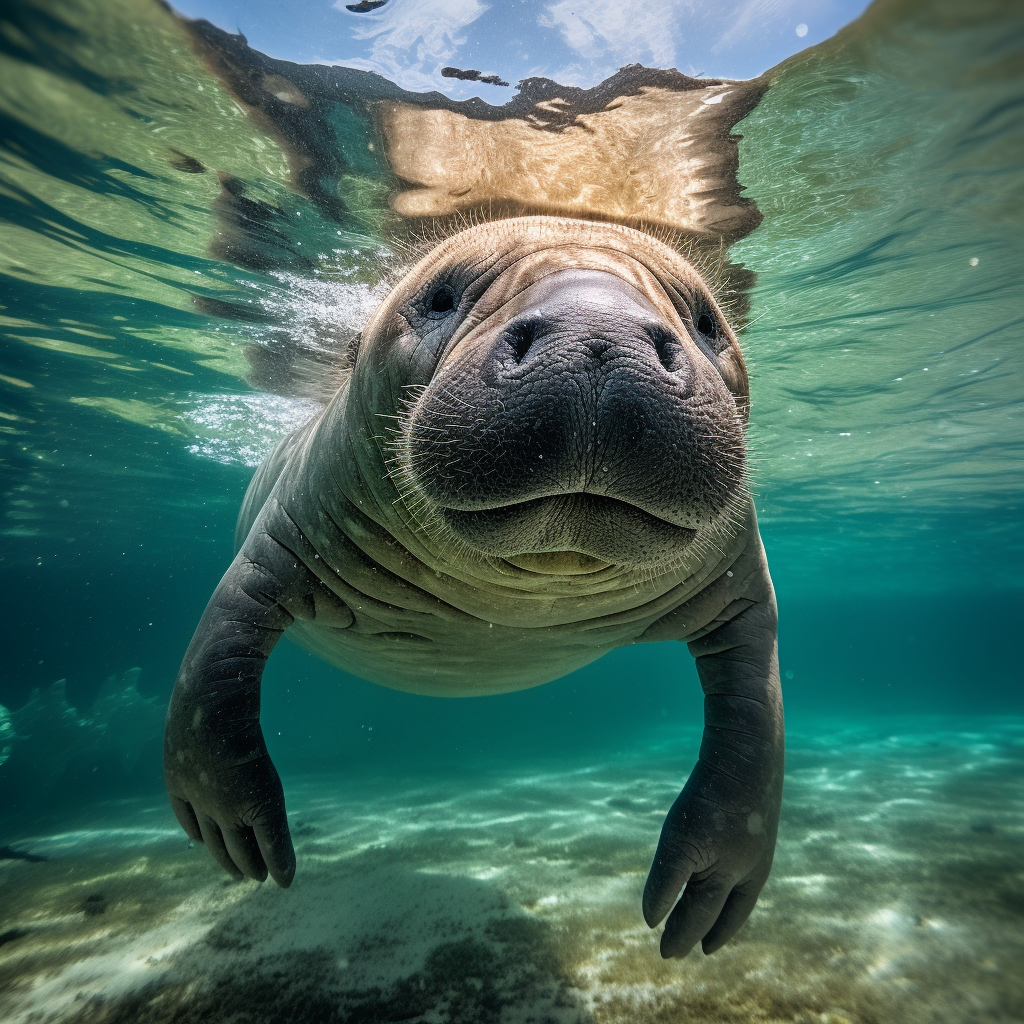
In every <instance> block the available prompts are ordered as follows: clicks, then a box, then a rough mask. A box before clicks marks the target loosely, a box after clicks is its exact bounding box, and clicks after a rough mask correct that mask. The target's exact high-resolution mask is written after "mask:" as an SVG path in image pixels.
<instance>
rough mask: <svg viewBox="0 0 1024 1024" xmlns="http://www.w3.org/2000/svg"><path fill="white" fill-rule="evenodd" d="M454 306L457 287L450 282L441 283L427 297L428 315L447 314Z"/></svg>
mask: <svg viewBox="0 0 1024 1024" xmlns="http://www.w3.org/2000/svg"><path fill="white" fill-rule="evenodd" d="M454 308H455V289H454V288H453V287H452V286H451V285H450V284H442V285H439V286H438V287H437V288H435V289H434V291H433V294H432V295H431V296H430V297H429V298H428V299H427V311H428V312H427V315H428V316H446V315H447V314H448V313H450V312H451V311H452V310H453V309H454Z"/></svg>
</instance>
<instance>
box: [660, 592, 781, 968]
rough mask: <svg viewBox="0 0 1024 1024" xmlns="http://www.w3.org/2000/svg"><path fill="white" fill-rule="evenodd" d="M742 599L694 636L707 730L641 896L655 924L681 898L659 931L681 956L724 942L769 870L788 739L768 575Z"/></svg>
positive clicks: (665, 948)
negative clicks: (757, 593) (762, 588)
mask: <svg viewBox="0 0 1024 1024" xmlns="http://www.w3.org/2000/svg"><path fill="white" fill-rule="evenodd" d="M743 606H746V607H745V610H743V611H741V612H740V613H739V614H737V615H736V616H735V617H734V618H731V619H729V620H728V621H726V622H724V623H723V624H722V625H719V626H718V627H717V628H715V629H713V630H712V631H710V632H708V633H705V634H704V635H703V636H701V637H700V639H698V640H694V641H692V642H691V643H690V645H689V646H690V652H691V653H692V654H693V655H694V657H695V658H696V659H697V671H698V674H699V675H700V681H701V685H702V687H703V689H704V695H705V696H704V737H703V740H702V742H701V747H700V758H699V760H698V762H697V764H696V766H695V767H694V769H693V772H692V773H691V774H690V778H689V779H688V780H687V783H686V785H685V786H684V788H683V791H682V793H680V794H679V797H678V798H677V799H676V802H675V803H674V804H673V805H672V809H671V810H670V811H669V813H668V817H667V818H666V819H665V825H664V827H663V828H662V832H661V840H660V841H659V843H658V851H657V853H656V855H655V858H654V864H653V865H652V867H651V872H650V875H649V877H648V879H647V886H646V888H645V890H644V901H643V909H644V917H645V918H646V920H647V923H648V924H649V925H650V926H651V927H652V928H653V927H655V926H656V925H657V924H658V923H659V922H660V921H661V920H662V919H663V918H664V917H665V915H666V914H668V912H669V910H672V905H673V904H674V903H675V904H676V906H675V909H674V910H672V913H671V915H670V916H669V918H668V921H667V922H666V924H665V931H664V933H663V935H662V937H661V955H662V956H663V957H666V958H668V957H673V956H685V954H686V953H688V952H689V951H690V949H691V948H692V947H693V946H694V945H695V944H696V943H697V942H701V943H702V946H703V949H704V952H705V953H713V952H714V951H715V950H716V949H718V948H719V947H721V946H722V945H724V944H725V943H726V942H727V941H728V940H729V939H730V938H732V936H733V935H734V934H735V933H736V932H737V931H738V930H739V928H740V927H741V926H742V924H743V922H744V921H746V919H747V917H749V915H750V912H751V911H752V910H753V909H754V904H755V903H756V902H757V896H758V893H759V892H760V891H761V887H762V886H763V885H764V883H765V881H766V880H767V878H768V873H769V871H770V870H771V865H772V856H773V854H774V851H775V836H776V833H777V831H778V824H779V811H780V806H781V803H782V776H783V758H784V753H783V748H784V740H783V719H782V694H781V688H780V686H779V665H778V645H777V642H776V626H777V614H776V609H775V600H774V596H773V595H772V593H771V589H770V584H768V588H767V593H766V594H765V599H763V600H760V601H756V602H755V603H753V604H751V603H750V602H749V601H743V602H739V603H738V604H737V607H743ZM684 885H685V889H684V888H683V886H684ZM680 889H682V890H683V894H682V897H681V898H680V899H679V902H678V903H676V897H677V896H679V891H680Z"/></svg>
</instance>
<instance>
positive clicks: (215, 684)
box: [164, 527, 351, 887]
mask: <svg viewBox="0 0 1024 1024" xmlns="http://www.w3.org/2000/svg"><path fill="white" fill-rule="evenodd" d="M318 617H319V618H321V619H323V618H328V619H329V620H330V622H331V624H332V625H338V626H345V625H348V624H349V623H350V622H351V613H350V612H349V611H348V609H347V608H346V607H345V606H344V605H343V604H342V603H341V602H340V601H339V600H338V598H337V597H335V595H334V594H332V593H331V592H330V591H328V590H327V588H326V587H325V586H324V585H323V584H322V583H321V582H320V581H319V580H318V579H317V578H316V576H314V575H313V574H312V573H311V572H310V571H309V570H308V569H307V568H306V566H305V565H304V564H303V561H302V559H301V557H300V556H299V555H297V554H294V553H293V552H292V551H291V550H289V548H287V547H285V546H283V545H282V544H281V543H280V542H278V541H277V540H275V539H273V538H272V537H271V536H269V535H268V534H267V533H266V532H264V531H262V530H260V529H259V527H257V528H256V529H254V530H253V532H252V533H251V534H250V536H249V537H248V538H247V540H246V543H245V545H244V546H243V548H242V550H241V551H240V552H239V553H238V555H237V556H236V558H235V560H234V562H232V564H231V567H230V568H229V569H228V571H227V572H226V573H225V574H224V578H223V579H222V580H221V582H220V584H219V585H218V587H217V589H216V590H215V591H214V593H213V596H212V597H211V598H210V603H209V604H208V605H207V606H206V611H205V612H204V613H203V617H202V619H201V620H200V622H199V626H198V627H197V629H196V632H195V635H194V636H193V638H192V643H191V644H190V645H189V648H188V651H187V652H186V654H185V660H184V662H183V663H182V666H181V669H180V671H179V673H178V678H177V681H176V682H175V685H174V692H173V694H172V695H171V703H170V707H169V708H168V712H167V729H166V733H165V740H164V777H165V779H166V782H167V791H168V793H169V795H170V799H171V807H172V808H173V810H174V813H175V815H176V816H177V818H178V821H179V822H180V823H181V826H182V828H184V830H185V831H186V832H187V833H188V835H189V836H190V837H191V838H192V839H194V840H195V841H196V842H201V843H205V844H206V846H207V848H208V849H209V851H210V853H212V854H213V856H214V858H215V859H216V861H217V862H218V863H219V864H220V865H221V866H222V867H224V868H225V869H226V870H227V871H228V872H230V873H231V874H232V875H234V876H235V877H236V878H242V877H247V878H255V879H258V880H259V881H263V880H264V879H265V878H266V877H267V873H268V871H269V873H270V875H271V876H272V877H273V879H274V881H276V882H277V883H278V885H281V886H284V887H287V886H288V885H290V884H291V881H292V877H293V875H294V874H295V853H294V851H293V849H292V842H291V836H290V835H289V832H288V820H287V817H286V814H285V803H284V792H283V790H282V787H281V780H280V779H279V778H278V774H277V770H276V769H275V768H274V765H273V763H272V762H271V760H270V755H269V754H268V753H267V747H266V744H265V743H264V740H263V732H262V730H261V729H260V720H259V716H260V681H261V679H262V676H263V667H264V665H265V664H266V660H267V658H268V657H269V655H270V652H271V651H272V650H273V648H274V645H275V644H276V643H277V641H278V639H279V638H280V637H281V634H282V633H283V632H284V631H285V629H287V628H288V626H289V625H291V623H292V622H293V621H294V620H295V619H296V618H303V619H312V618H318Z"/></svg>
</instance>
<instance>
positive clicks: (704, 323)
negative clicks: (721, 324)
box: [697, 313, 718, 341]
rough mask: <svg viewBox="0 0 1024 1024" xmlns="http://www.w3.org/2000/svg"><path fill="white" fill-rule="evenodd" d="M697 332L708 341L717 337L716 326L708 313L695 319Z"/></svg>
mask: <svg viewBox="0 0 1024 1024" xmlns="http://www.w3.org/2000/svg"><path fill="white" fill-rule="evenodd" d="M697 330H698V331H700V333H701V334H703V335H704V337H705V338H707V339H708V340H709V341H714V340H715V338H717V337H718V324H716V323H715V318H714V317H713V316H712V315H711V314H710V313H701V314H700V316H698V317H697Z"/></svg>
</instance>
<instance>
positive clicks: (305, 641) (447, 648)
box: [285, 620, 643, 697]
mask: <svg viewBox="0 0 1024 1024" xmlns="http://www.w3.org/2000/svg"><path fill="white" fill-rule="evenodd" d="M443 625H444V626H447V627H448V628H438V629H432V630H426V629H425V630H424V631H423V632H421V633H411V632H407V631H404V630H400V629H387V628H385V627H386V626H387V623H373V624H372V625H371V624H368V623H365V622H363V623H360V624H358V625H357V626H355V627H352V628H349V629H325V628H322V627H318V626H317V625H316V624H315V623H310V622H296V623H295V624H294V625H293V626H291V627H290V628H289V629H288V632H287V633H286V634H285V635H286V636H288V637H289V638H290V639H292V640H293V641H295V642H296V643H298V644H299V645H300V646H302V647H304V648H306V649H307V650H309V651H312V652H313V653H314V654H317V655H318V656H319V657H321V658H323V659H324V660H325V661H329V662H330V663H331V664H333V665H336V666H337V667H338V668H341V669H343V670H344V671H346V672H350V673H351V674H352V675H356V676H360V677H361V678H363V679H368V680H370V681H371V682H374V683H379V684H381V685H382V686H389V687H391V688H392V689H396V690H406V691H409V692H411V693H421V694H432V695H434V696H438V697H478V696H485V695H487V694H496V693H508V692H510V691H512V690H522V689H526V688H527V687H530V686H538V685H539V684H541V683H546V682H550V681H551V680H552V679H558V678H559V677H560V676H564V675H566V674H567V673H569V672H574V671H575V670H576V669H578V668H582V667H583V666H584V665H588V664H589V663H590V662H592V661H596V660H597V659H598V658H600V657H601V656H602V655H603V654H605V653H606V652H607V651H609V650H611V649H612V648H614V647H620V646H622V645H623V644H628V643H631V642H632V641H633V640H634V639H635V638H636V637H637V636H638V635H639V634H640V633H641V632H642V631H643V626H642V625H641V624H640V623H625V624H623V623H617V624H615V625H613V626H606V627H602V626H600V625H596V624H594V623H586V624H573V625H572V626H570V627H566V626H552V627H547V628H512V627H507V626H501V625H495V624H491V623H485V622H480V621H479V620H477V621H474V622H470V623H465V622H464V623H460V624H459V625H458V626H457V627H456V628H451V624H443ZM428 632H429V633H431V634H433V635H426V634H427V633H428Z"/></svg>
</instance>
